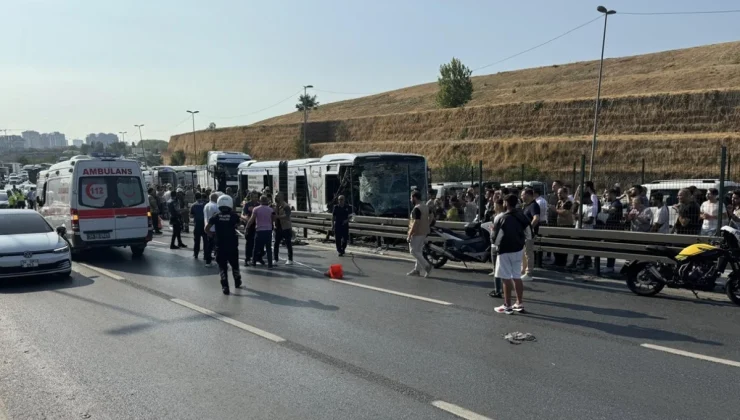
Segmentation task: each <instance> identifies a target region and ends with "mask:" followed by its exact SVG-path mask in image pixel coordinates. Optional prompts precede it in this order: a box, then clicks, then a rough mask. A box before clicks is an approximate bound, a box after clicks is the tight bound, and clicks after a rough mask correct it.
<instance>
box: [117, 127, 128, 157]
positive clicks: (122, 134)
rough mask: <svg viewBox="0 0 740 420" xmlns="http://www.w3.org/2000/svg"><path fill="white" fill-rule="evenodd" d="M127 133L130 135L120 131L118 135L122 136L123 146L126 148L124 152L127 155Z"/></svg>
mask: <svg viewBox="0 0 740 420" xmlns="http://www.w3.org/2000/svg"><path fill="white" fill-rule="evenodd" d="M126 133H128V131H119V132H118V134H120V135H121V141H122V142H123V145H124V148H123V152H124V153H126V147H125V146H126Z"/></svg>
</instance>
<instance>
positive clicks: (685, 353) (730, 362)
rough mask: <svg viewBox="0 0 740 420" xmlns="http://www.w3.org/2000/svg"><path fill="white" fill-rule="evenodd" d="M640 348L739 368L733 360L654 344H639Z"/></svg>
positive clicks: (739, 364)
mask: <svg viewBox="0 0 740 420" xmlns="http://www.w3.org/2000/svg"><path fill="white" fill-rule="evenodd" d="M640 346H641V347H645V348H646V349H652V350H658V351H664V352H666V353H671V354H676V355H679V356H686V357H691V358H694V359H699V360H705V361H707V362H714V363H719V364H723V365H727V366H733V367H740V362H736V361H734V360H727V359H720V358H718V357H712V356H705V355H703V354H699V353H691V352H689V351H684V350H679V349H673V348H670V347H663V346H656V345H655V344H648V343H643V344H640Z"/></svg>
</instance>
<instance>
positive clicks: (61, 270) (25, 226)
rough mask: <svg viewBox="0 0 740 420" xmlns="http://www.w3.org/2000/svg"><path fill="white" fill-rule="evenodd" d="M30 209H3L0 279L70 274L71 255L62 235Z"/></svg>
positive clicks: (0, 226) (62, 230)
mask: <svg viewBox="0 0 740 420" xmlns="http://www.w3.org/2000/svg"><path fill="white" fill-rule="evenodd" d="M64 233H65V232H64V227H60V228H58V229H57V231H56V232H55V231H54V229H53V228H52V227H51V225H49V223H48V222H47V221H46V220H45V219H44V218H43V217H42V216H41V215H40V214H39V213H37V212H35V211H33V210H15V209H9V210H3V212H2V217H0V279H6V278H7V279H12V278H17V277H29V276H47V275H58V276H61V277H69V276H70V275H71V274H72V255H71V254H70V249H69V245H68V244H67V241H65V240H64V239H63V238H62V236H61V235H62V234H64Z"/></svg>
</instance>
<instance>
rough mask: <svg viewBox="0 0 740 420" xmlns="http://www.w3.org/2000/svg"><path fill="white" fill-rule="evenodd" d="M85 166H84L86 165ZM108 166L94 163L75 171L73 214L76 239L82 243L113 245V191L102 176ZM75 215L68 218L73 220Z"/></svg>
mask: <svg viewBox="0 0 740 420" xmlns="http://www.w3.org/2000/svg"><path fill="white" fill-rule="evenodd" d="M86 163H88V162H86ZM109 168H110V162H105V161H95V162H89V163H88V165H84V168H78V170H80V172H81V174H80V176H79V180H78V184H77V200H76V201H77V202H76V204H77V209H75V210H74V211H73V213H75V212H76V213H77V214H76V216H77V217H78V218H79V226H80V235H81V238H82V240H83V241H85V242H100V241H114V240H116V239H117V237H116V218H115V216H116V213H115V212H116V202H115V197H116V191H115V184H113V188H111V183H110V181H111V179H110V178H111V177H110V176H108V175H105V174H106V173H107V172H108V171H106V170H107V169H109ZM74 216H75V214H73V215H72V217H73V218H74Z"/></svg>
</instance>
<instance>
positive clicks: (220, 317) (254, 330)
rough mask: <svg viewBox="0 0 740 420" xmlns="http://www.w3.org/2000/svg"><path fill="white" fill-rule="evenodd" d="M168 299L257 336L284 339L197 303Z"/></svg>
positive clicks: (275, 339) (275, 340) (280, 341)
mask: <svg viewBox="0 0 740 420" xmlns="http://www.w3.org/2000/svg"><path fill="white" fill-rule="evenodd" d="M170 301H171V302H174V303H176V304H178V305H182V306H184V307H186V308H189V309H192V310H194V311H196V312H200V313H202V314H203V315H208V316H210V317H211V318H214V319H217V320H219V321H221V322H225V323H227V324H229V325H231V326H234V327H236V328H240V329H242V330H244V331H247V332H250V333H252V334H254V335H258V336H260V337H262V338H266V339H268V340H270V341H274V342H276V343H282V342H283V341H285V339H284V338H282V337H280V336H277V335H275V334H273V333H270V332H267V331H265V330H261V329H259V328H257V327H253V326H251V325H247V324H245V323H243V322H240V321H237V320H235V319H232V318H229V317H227V316H224V315H221V314H220V313H218V312H213V311H212V310H210V309H206V308H202V307H200V306H198V305H195V304H192V303H190V302H186V301H184V300H181V299H170Z"/></svg>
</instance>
